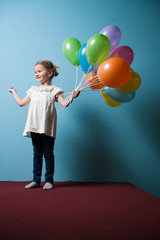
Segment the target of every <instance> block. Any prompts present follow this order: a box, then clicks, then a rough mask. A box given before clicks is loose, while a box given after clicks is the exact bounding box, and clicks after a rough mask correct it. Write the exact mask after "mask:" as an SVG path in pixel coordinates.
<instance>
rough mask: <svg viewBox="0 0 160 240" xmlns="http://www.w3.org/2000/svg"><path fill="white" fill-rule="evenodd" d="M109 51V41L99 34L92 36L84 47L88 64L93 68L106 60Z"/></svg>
mask: <svg viewBox="0 0 160 240" xmlns="http://www.w3.org/2000/svg"><path fill="white" fill-rule="evenodd" d="M110 49H111V44H110V41H109V39H108V38H107V37H106V36H105V35H103V34H100V33H99V34H96V35H94V36H92V37H91V38H90V39H89V41H88V43H87V46H86V57H87V60H88V63H89V64H90V65H91V66H93V67H95V66H97V65H99V64H100V63H101V62H103V61H104V60H105V59H106V58H107V56H108V55H109V52H110Z"/></svg>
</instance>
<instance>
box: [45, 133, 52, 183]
mask: <svg viewBox="0 0 160 240" xmlns="http://www.w3.org/2000/svg"><path fill="white" fill-rule="evenodd" d="M42 135H43V154H44V158H45V162H46V174H45V183H51V184H53V174H54V154H53V150H54V142H55V139H54V138H53V137H49V136H46V135H45V134H42Z"/></svg>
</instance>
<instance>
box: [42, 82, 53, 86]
mask: <svg viewBox="0 0 160 240" xmlns="http://www.w3.org/2000/svg"><path fill="white" fill-rule="evenodd" d="M40 86H51V82H45V83H41V85H40Z"/></svg>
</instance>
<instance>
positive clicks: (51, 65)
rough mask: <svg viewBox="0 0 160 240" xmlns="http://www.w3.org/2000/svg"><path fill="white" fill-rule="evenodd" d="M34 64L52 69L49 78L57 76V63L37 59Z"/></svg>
mask: <svg viewBox="0 0 160 240" xmlns="http://www.w3.org/2000/svg"><path fill="white" fill-rule="evenodd" d="M36 65H43V66H44V67H45V68H46V69H47V70H48V71H50V70H52V72H53V74H52V76H51V78H50V79H52V78H53V77H57V76H58V74H59V73H58V72H57V68H58V65H57V64H55V65H53V63H52V62H51V61H49V60H42V61H38V62H37V63H36V64H35V66H36Z"/></svg>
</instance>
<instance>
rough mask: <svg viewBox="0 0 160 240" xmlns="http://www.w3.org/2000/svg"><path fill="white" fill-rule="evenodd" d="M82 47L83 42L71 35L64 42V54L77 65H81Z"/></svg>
mask: <svg viewBox="0 0 160 240" xmlns="http://www.w3.org/2000/svg"><path fill="white" fill-rule="evenodd" d="M80 47H81V43H80V41H79V40H78V39H76V38H72V37H70V38H67V39H66V40H65V41H64V42H63V47H62V50H63V54H64V56H65V57H66V58H67V59H68V60H69V61H70V62H71V63H72V64H73V65H75V66H79V65H80V62H79V57H78V54H79V49H80Z"/></svg>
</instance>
